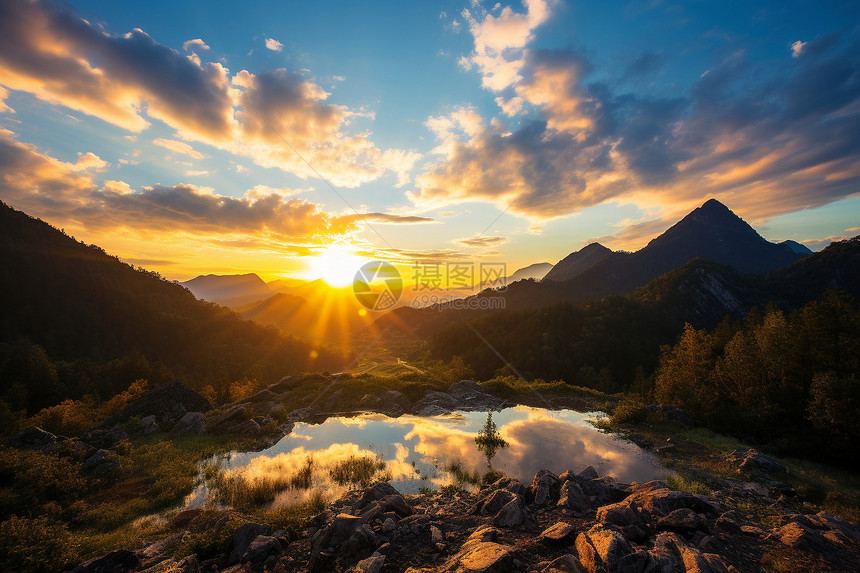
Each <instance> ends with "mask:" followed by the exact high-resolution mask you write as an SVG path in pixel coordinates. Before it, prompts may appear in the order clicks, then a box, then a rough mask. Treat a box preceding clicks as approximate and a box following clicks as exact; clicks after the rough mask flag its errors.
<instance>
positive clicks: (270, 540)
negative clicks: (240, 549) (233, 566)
mask: <svg viewBox="0 0 860 573" xmlns="http://www.w3.org/2000/svg"><path fill="white" fill-rule="evenodd" d="M281 551H282V548H281V542H280V541H278V539H277V538H276V537H271V536H268V535H258V536H257V537H255V538H254V540H253V541H251V543H250V544H249V545H248V549H247V550H246V551H245V553H243V554H242V557H241V558H240V559H239V561H240V562H241V563H263V562H264V561H265V560H266V558H267V557H269V556H270V555H273V554H278V553H280V552H281Z"/></svg>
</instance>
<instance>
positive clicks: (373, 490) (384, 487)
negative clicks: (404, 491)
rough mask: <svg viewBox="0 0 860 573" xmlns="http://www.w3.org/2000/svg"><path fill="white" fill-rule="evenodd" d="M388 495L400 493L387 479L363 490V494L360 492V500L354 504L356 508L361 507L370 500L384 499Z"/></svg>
mask: <svg viewBox="0 0 860 573" xmlns="http://www.w3.org/2000/svg"><path fill="white" fill-rule="evenodd" d="M389 495H400V493H399V492H398V491H397V490H396V489H394V486H393V485H391V484H390V483H388V482H387V481H381V482H379V483H377V484H374V485H373V486H371V487H369V488H367V489H366V490H364V494H362V496H361V500H359V502H358V504H356V508H357V509H362V508H363V507H365V506H366V505H367V504H369V503H370V502H372V501H378V500H381V499H385V498H386V497H387V496H389ZM410 513H411V511H410Z"/></svg>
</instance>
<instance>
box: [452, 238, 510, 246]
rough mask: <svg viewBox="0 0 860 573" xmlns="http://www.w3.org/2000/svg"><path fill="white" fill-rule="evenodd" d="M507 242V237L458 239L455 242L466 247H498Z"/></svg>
mask: <svg viewBox="0 0 860 573" xmlns="http://www.w3.org/2000/svg"><path fill="white" fill-rule="evenodd" d="M507 240H508V238H507V237H472V238H470V239H458V240H457V242H458V243H460V244H462V245H466V246H467V247H491V246H493V245H500V244H502V243H504V242H506V241H507Z"/></svg>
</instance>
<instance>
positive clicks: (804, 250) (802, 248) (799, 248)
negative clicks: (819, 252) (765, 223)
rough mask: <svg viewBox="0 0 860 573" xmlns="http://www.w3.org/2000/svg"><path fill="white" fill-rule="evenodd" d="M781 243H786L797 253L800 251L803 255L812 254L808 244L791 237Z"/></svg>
mask: <svg viewBox="0 0 860 573" xmlns="http://www.w3.org/2000/svg"><path fill="white" fill-rule="evenodd" d="M779 244H780V245H785V246H786V247H788V248H789V249H791V250H792V251H794V252H795V253H800V254H801V255H811V254H812V251H811V250H810V249H809V247H807V246H806V245H801V244H800V243H798V242H797V241H792V240H791V239H788V240H785V241H783V242H781V243H779Z"/></svg>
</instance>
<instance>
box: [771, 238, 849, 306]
mask: <svg viewBox="0 0 860 573" xmlns="http://www.w3.org/2000/svg"><path fill="white" fill-rule="evenodd" d="M767 288H768V290H769V292H772V293H774V294H775V295H778V296H779V298H780V299H782V300H784V301H785V302H786V303H787V304H789V305H791V306H801V305H803V304H804V303H806V302H808V301H810V300H814V299H817V298H820V297H821V295H822V294H823V293H824V291H825V290H827V289H833V288H838V289H842V290H845V291H847V292H849V293H851V294H852V295H853V296H854V297H855V298H857V299H860V235H858V236H856V237H854V238H853V239H848V240H846V241H838V242H835V243H831V244H830V245H828V246H827V247H826V248H825V249H824V250H822V251H820V252H818V253H813V254H812V255H809V256H808V257H806V258H804V259H801V260H799V261H797V262H796V263H794V264H793V265H791V266H788V267H785V268H784V269H779V270H777V271H775V272H774V273H771V275H770V276H768V278H767Z"/></svg>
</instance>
